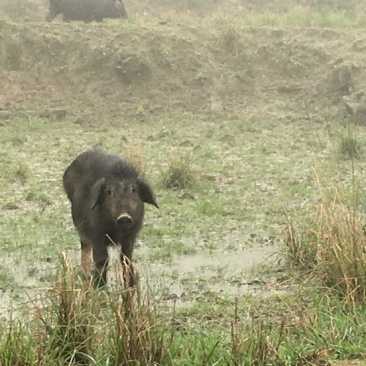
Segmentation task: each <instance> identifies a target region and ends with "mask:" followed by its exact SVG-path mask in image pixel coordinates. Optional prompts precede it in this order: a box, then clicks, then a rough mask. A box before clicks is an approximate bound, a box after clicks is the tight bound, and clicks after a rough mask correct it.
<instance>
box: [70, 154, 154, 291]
mask: <svg viewBox="0 0 366 366" xmlns="http://www.w3.org/2000/svg"><path fill="white" fill-rule="evenodd" d="M63 185H64V189H65V192H66V194H67V197H68V199H69V200H70V202H71V213H72V219H73V222H74V225H75V227H76V229H77V231H78V233H79V237H80V243H81V266H82V269H83V271H84V273H86V274H89V273H90V270H91V254H92V253H93V260H94V263H95V273H94V281H95V282H94V283H95V285H96V286H97V287H101V286H105V285H106V283H107V265H108V247H109V246H110V245H112V243H115V244H117V245H118V246H119V248H120V250H121V253H120V259H121V262H122V266H123V269H124V274H125V276H124V278H126V271H127V270H128V268H127V266H126V265H125V261H124V256H126V257H127V258H128V259H129V260H130V261H131V260H132V251H133V248H134V244H135V240H136V236H137V234H138V232H139V231H140V229H141V227H142V224H143V219H144V202H146V203H150V204H151V205H154V206H155V207H158V204H157V202H156V198H155V195H154V192H153V190H152V188H151V187H150V185H149V184H148V183H147V182H146V181H145V180H143V179H142V178H139V177H138V174H137V172H136V170H135V168H134V167H133V166H132V165H131V164H130V163H129V162H128V161H126V160H123V159H121V158H120V157H119V156H117V155H112V154H107V153H105V152H103V151H101V150H98V149H93V150H88V151H86V152H84V153H82V154H81V155H79V156H78V157H77V158H76V159H75V160H74V161H73V162H72V163H71V165H70V166H69V167H68V168H67V169H66V171H65V173H64V176H63ZM130 270H131V271H130V283H129V284H127V285H129V286H133V285H134V284H135V280H134V275H133V271H132V268H130Z"/></svg>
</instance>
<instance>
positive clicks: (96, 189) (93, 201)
mask: <svg viewBox="0 0 366 366" xmlns="http://www.w3.org/2000/svg"><path fill="white" fill-rule="evenodd" d="M104 191H105V178H102V179H99V180H98V181H97V182H96V183H95V184H94V185H93V187H92V189H91V192H90V208H91V209H93V208H94V207H95V206H98V205H100V204H102V203H103V199H104Z"/></svg>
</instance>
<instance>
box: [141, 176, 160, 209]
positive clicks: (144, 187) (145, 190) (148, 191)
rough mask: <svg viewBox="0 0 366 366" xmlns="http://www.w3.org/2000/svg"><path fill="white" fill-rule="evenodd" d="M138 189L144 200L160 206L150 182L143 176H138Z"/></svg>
mask: <svg viewBox="0 0 366 366" xmlns="http://www.w3.org/2000/svg"><path fill="white" fill-rule="evenodd" d="M137 189H138V192H139V196H140V198H141V200H142V201H143V202H146V203H150V205H154V206H155V207H156V208H159V206H158V204H157V202H156V198H155V194H154V192H153V190H152V188H151V187H150V185H149V184H148V183H146V182H145V181H144V180H143V179H141V178H137Z"/></svg>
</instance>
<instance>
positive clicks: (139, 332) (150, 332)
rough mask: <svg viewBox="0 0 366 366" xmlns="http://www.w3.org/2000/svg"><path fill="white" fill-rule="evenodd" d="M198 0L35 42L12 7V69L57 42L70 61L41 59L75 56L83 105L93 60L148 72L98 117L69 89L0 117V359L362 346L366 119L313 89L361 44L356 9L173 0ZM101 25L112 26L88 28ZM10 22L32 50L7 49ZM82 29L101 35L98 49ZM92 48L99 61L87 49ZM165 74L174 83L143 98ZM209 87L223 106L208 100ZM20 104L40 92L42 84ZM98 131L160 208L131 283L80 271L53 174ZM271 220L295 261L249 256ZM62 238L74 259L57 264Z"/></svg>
mask: <svg viewBox="0 0 366 366" xmlns="http://www.w3.org/2000/svg"><path fill="white" fill-rule="evenodd" d="M205 4H206V3H205ZM205 4H204V3H200V2H199V1H197V2H195V1H189V2H188V1H183V2H180V3H179V6H180V8H181V9H183V13H182V14H177V16H176V18H174V21H175V22H178V21H179V22H180V26H179V27H176V25H175V24H173V25H172V24H171V21H170V20H169V19H171V17H172V16H171V14H168V13H165V14H164V13H161V14H159V16H158V19H152V18H151V17H149V16H147V17H146V18H147V19H134V18H133V17H132V19H131V20H129V21H128V22H119V21H117V20H110V21H107V22H106V23H105V24H97V23H95V24H94V23H93V24H91V25H84V24H74V23H73V24H53V25H52V27H53V28H52V31H50V32H49V33H47V34H46V36H47V37H46V36H45V37H43V36H42V37H43V38H42V42H39V40H38V38H36V37H33V36H35V34H36V32H38V33H39V32H40V29H42V27H43V25H37V26H33V25H32V29H31V30H29V34H28V30H27V29H26V28H24V29H23V28H22V27H23V25H19V24H18V25H9V24H7V25H6V26H7V27H8V30H9V32H10V31H13V30H14V34H15V35H14V37H12V38H11V40H13V38H14V44H13V47H12V44H11V42H10V43H9V44H10V45H8V46H7V47H4V50H3V52H2V53H1V54H0V63H1V64H2V65H3V66H6V67H7V68H8V69H10V70H11V71H12V72H18V71H20V70H21V71H22V72H23V71H24V72H25V71H26V70H28V69H29V70H33V69H31V66H32V65H33V64H34V60H39V59H40V58H41V57H43V55H45V56H44V57H46V58H47V57H50V52H49V50H50V49H52V47H55V48H56V46H57V50H58V51H59V52H60V54H63V55H64V54H68V55H69V57H70V59H68V58H67V57H66V58H62V57H60V58H57V57H56V58H54V57H53V56H52V58H50V59H49V60H45V65H44V67H45V70H46V68H47V61H48V62H51V63H50V65H52V69H56V70H58V71H61V70H65V69H64V66H65V65H68V64H69V69H70V70H71V71H70V74H67V72H66V71H62V72H65V73H66V74H65V75H68V77H69V78H70V79H72V77H73V76H75V75H78V74H79V72H80V71H82V67H81V66H80V65H84V64H83V62H84V63H85V68H86V71H85V74H83V76H80V77H81V78H80V79H76V80H79V81H80V83H82V82H90V83H91V84H90V85H91V87H90V90H89V92H90V94H86V97H87V98H88V100H86V99H85V100H84V102H85V103H86V104H85V108H86V109H87V108H88V105H89V104H88V103H90V106H91V105H92V103H95V104H97V103H100V99H97V98H96V99H95V100H94V99H93V94H92V90H93V88H94V87H95V86H96V84H95V85H94V84H92V79H93V78H94V76H95V74H91V73H89V71H90V70H93V72H94V71H95V69H94V68H92V69H89V67H96V66H98V65H99V64H98V62H100V61H101V60H102V61H103V65H108V67H110V66H111V65H112V66H111V67H114V66H117V70H114V69H113V70H114V71H116V74H115V75H114V74H113V77H116V78H121V77H122V79H123V77H125V74H126V73H130V74H129V75H127V76H128V77H130V76H131V75H132V74H133V73H136V74H141V71H144V70H145V71H146V73H147V74H149V73H150V72H151V74H149V76H148V77H146V80H144V77H145V76H146V75H145V76H143V77H142V76H141V75H138V78H137V79H136V83H132V82H131V80H129V82H131V83H130V85H129V86H128V87H126V85H123V87H124V88H125V89H123V90H124V91H125V92H126V94H125V95H126V98H127V99H126V101H125V100H123V103H124V104H123V105H122V104H121V106H122V107H121V108H126V110H124V109H123V111H124V112H125V113H117V111H118V110H117V109H113V108H112V110H113V116H109V114H108V113H105V112H104V111H108V108H106V109H103V108H102V107H104V106H102V105H100V104H98V105H100V108H101V113H100V114H98V116H100V120H97V121H96V119H91V121H89V120H87V118H86V117H83V116H82V117H81V122H80V121H79V119H77V118H75V119H73V114H75V115H77V116H78V113H79V109H78V108H76V105H73V104H72V102H73V99H74V98H70V99H69V100H66V99H65V101H64V102H65V105H67V106H68V108H66V107H65V108H66V109H68V112H69V110H70V112H71V113H70V115H68V117H67V118H66V119H65V120H63V121H57V120H56V121H49V120H47V119H41V118H37V117H34V116H33V114H32V116H25V117H18V118H15V117H14V118H11V119H9V120H2V121H0V122H1V123H0V165H1V170H0V185H1V187H2V189H1V190H0V219H1V230H0V257H1V258H2V262H1V264H0V279H1V282H2V285H1V286H0V287H1V291H2V293H1V294H0V295H2V296H4V301H3V303H4V304H5V305H6V303H7V302H8V305H9V306H13V314H14V315H13V319H9V315H8V313H7V312H6V311H5V309H4V308H3V307H0V317H4V318H6V321H5V322H3V323H2V324H1V325H0V364H4V365H9V366H10V365H15V366H18V365H19V366H23V365H31V364H37V365H44V366H48V365H65V364H78V363H79V364H89V365H100V366H102V365H103V366H104V365H120V364H124V363H127V362H130V363H132V364H136V365H137V364H141V365H153V364H154V362H155V364H159V365H201V364H202V365H233V366H234V365H258V366H260V365H273V366H280V365H281V366H282V365H307V364H322V363H323V364H324V363H325V362H326V361H328V360H346V361H345V364H347V362H348V360H350V359H353V358H360V359H362V358H365V356H366V355H365V351H364V350H365V340H364V338H365V337H364V329H365V326H366V323H365V320H364V319H365V311H366V306H365V304H364V300H363V299H364V295H365V284H364V280H363V279H364V277H365V273H364V272H365V271H364V265H363V263H364V253H363V245H364V234H363V229H362V227H363V222H364V217H365V213H366V211H365V209H364V207H365V199H364V194H363V190H362V187H363V186H365V183H366V178H365V176H364V174H363V172H364V171H365V169H366V165H365V164H366V163H365V162H364V159H363V156H364V141H365V134H366V131H365V128H364V126H352V127H351V126H349V125H348V123H349V121H350V118H348V117H347V116H346V115H345V112H344V107H343V105H342V104H340V103H341V100H340V98H339V97H337V98H336V97H334V98H332V97H331V98H328V96H317V97H316V98H314V95H313V90H314V89H315V88H316V85H317V83H318V81H319V80H320V79H321V78H322V77H323V76H325V75H326V73H327V72H328V71H329V70H330V69H332V68H333V62H334V60H338V57H343V54H344V55H345V56H344V57H345V58H347V62H348V57H349V58H350V59H351V57H352V55H354V54H352V47H351V46H350V45H352V44H353V42H354V41H355V39H356V40H358V39H359V37H360V34H359V33H358V31H357V30H354V31H352V32H353V33H352V32H351V33H350V34H348V33H347V31H346V30H342V31H341V30H339V29H336V28H348V27H353V28H357V27H360V28H362V27H364V25H365V17H364V15H363V14H364V11H363V12H362V11H360V9H362V4H361V5H357V6H354V8H352V9H353V10H352V11H351V10H350V11H348V10H347V9H345V8H344V6H343V5H344V4H343V5H342V3H337V4H338V5H337V7H335V5H334V3H332V4H328V3H327V4H324V7H323V8H322V7H318V6H315V5H314V7H306V6H304V5H301V6H296V7H288V5H289V4H286V3H285V2H283V3H282V4H281V6H282V8H281V9H282V10H281V11H276V9H274V8H273V7H272V8H271V9H270V10H263V9H258V8H255V9H253V10H252V11H251V12H246V16H245V17H242V16H239V14H237V15H235V16H234V15H233V14H232V13H230V12H229V11H226V10H228V9H226V10H225V9H222V8H220V9H221V12H219V11H216V12H215V14H210V15H209V16H207V17H204V18H201V19H197V18H196V17H193V16H192V15H190V14H189V13H187V12H185V13H184V10H187V9H191V8H195V7H200V6H201V7H204V6H206V5H205ZM272 5H273V4H272ZM272 5H271V6H272ZM277 5H280V4H277ZM273 6H274V5H273ZM342 6H343V7H342ZM22 16H23V15H22ZM161 20H168V22H167V23H166V24H165V23H164V22H163V23H162V22H161ZM4 27H5V25H4ZM11 27H14V28H11ZM37 27H40V28H37ZM286 27H290V28H301V27H320V28H334V29H333V30H331V29H324V30H323V29H314V28H307V29H296V30H295V29H291V30H290V31H289V32H287V31H286V29H285V28H286ZM268 28H275V29H268ZM50 29H51V28H47V30H50ZM276 29H278V30H276ZM102 31H103V32H104V31H105V32H106V33H105V34H106V37H107V38H108V42H107V43H103V44H102V45H100V44H99V43H100V34H101V32H102ZM22 32H25V33H26V34H27V37H26V40H27V41H28V42H29V45H28V47H29V49H31V50H32V52H33V53H32V52H30V53H29V55H28V54H27V53H25V51H24V52H23V51H19V50H21V48H19V47H18V46H19V45H21V42H22V41H21V40H22ZM32 32H33V33H32ZM63 32H64V33H63ZM73 32H74V33H77V34H78V35H79V36H80V37H82V40H83V42H80V41H79V40H78V37H75V34H74V33H73ZM116 32H122V33H123V34H129V39H130V38H131V39H133V43H132V44H128V42H127V41H126V50H127V51H128V52H132V50H133V52H135V51H136V54H135V53H133V54H132V53H131V55H130V54H129V53H126V54H124V53H118V52H119V49H118V47H119V46H118V45H114V44H113V42H114V41H115V40H116V42H117V41H118V42H119V38H118V37H119V36H118V35H116ZM38 33H37V34H38ZM313 34H315V36H313ZM94 36H95V37H96V36H98V47H99V45H100V47H101V49H102V50H103V52H102V53H98V52H99V51H98V50H99V48H98V49H97V51H98V52H96V51H95V53H93V54H92V53H91V50H92V49H93V50H94V48H93V47H94V45H93V42H92V40H93V37H94ZM130 36H131V37H130ZM83 37H84V38H83ZM201 37H202V39H201ZM33 38H34V39H33ZM107 38H106V39H107ZM9 39H10V37H9ZM315 39H316V41H314V40H315ZM84 40H87V42H84ZM124 42H125V41H124ZM140 42H141V45H140ZM123 45H124V44H123ZM140 46H141V48H139V47H140ZM361 46H362V44H361ZM48 47H49V48H48ZM123 49H124V48H123ZM334 49H336V52H334V51H332V50H334ZM76 50H77V53H76ZM117 50H118V52H117ZM177 50H178V52H177ZM207 50H209V52H206V51H207ZM46 51H47V52H46ZM127 51H126V52H127ZM140 51H141V53H140ZM203 51H205V52H203ZM93 52H94V51H93ZM332 52H333V53H332ZM355 52H358V53H357V56H355V57H356V60H357V65H358V64H359V63H360V64H361V66H362V57H361V53H360V52H359V51H355ZM91 55H92V56H93V58H92V64H91V65H89V64H88V63H87V62H86V60H84V59H83V60H82V62H81V61H80V60H79V58H80V57H82V58H87V57H89V56H91ZM94 56H97V57H96V58H95V59H94ZM114 56H115V58H113V57H114ZM99 57H100V59H99ZM333 59H334V60H333ZM50 60H51V61H50ZM75 60H78V61H80V64H78V63H77V62H76V61H75ZM117 61H118V62H117ZM132 61H134V62H132ZM351 61H352V60H351ZM75 62H76V63H75ZM93 62H95V64H94V63H93ZM355 64H356V62H355ZM113 65H114V66H113ZM98 70H99V66H98ZM361 71H362V67H360V68H359V72H361ZM32 72H33V71H32ZM72 72H74V73H72ZM185 72H187V74H185ZM178 74H179V75H180V74H182V75H184V77H182V78H181V79H180V78H179V77H178ZM109 76H110V75H109V74H108V75H107V77H109ZM161 76H163V77H162V79H161V80H160V77H161ZM361 76H362V75H361ZM361 76H360V77H358V78H357V80H356V81H355V88H356V89H357V88H358V89H360V90H361V89H363V84H362V80H363V78H362V77H361ZM83 77H84V79H83ZM140 77H142V80H144V82H139V80H140V79H139V78H140ZM150 78H152V79H150ZM154 78H155V79H156V80H159V83H156V84H154V87H153V93H152V94H149V93H150V92H151V90H150V89H149V88H151V85H150V84H149V82H150V81H151V80H155V79H154ZM169 78H171V79H169ZM191 79H192V80H193V81H192V83H191ZM156 80H155V81H156ZM103 81H104V79H103ZM140 81H141V80H140ZM173 81H174V82H173ZM122 82H123V80H122ZM357 82H358V83H357ZM185 83H188V84H185ZM195 83H197V85H198V84H199V83H203V86H202V87H201V89H196V84H195ZM180 84H181V85H180ZM88 85H89V84H88ZM160 85H162V86H163V87H165V88H166V89H164V90H163V91H162V92H161V93H162V94H159V95H157V97H156V98H155V94H156V93H155V92H156V91H158V89H159V88H158V87H159V86H160ZM114 86H115V90H119V89H118V88H120V87H121V85H120V84H115V85H114ZM291 87H294V89H291ZM134 88H136V90H138V93H137V94H134V90H135V89H134ZM145 88H146V90H145ZM169 88H172V91H173V90H174V88H177V90H178V91H177V90H175V91H176V93H173V92H172V93H170V90H171V89H169ZM102 89H103V88H102ZM98 90H99V89H98ZM111 90H112V89H111ZM111 90H109V91H111ZM115 90H114V91H113V93H115ZM167 90H169V91H168V92H167ZM291 90H293V91H294V92H293V91H291ZM102 91H103V90H101V92H102ZM145 92H146V95H145ZM170 94H171V95H170ZM191 94H192V95H193V97H192V95H191ZM216 94H217V95H218V96H219V98H218V99H220V101H222V105H223V109H222V110H218V111H216V110H215V109H214V108H210V104H209V102H208V101H210V100H211V99H210V97H211V96H215V95H216ZM106 95H108V94H106ZM309 95H310V96H309ZM35 96H36V94H35ZM67 97H70V96H67ZM169 97H170V98H171V99H169ZM65 98H66V97H65ZM89 98H90V100H89ZM165 98H166V99H165ZM178 99H179V100H184V103H186V107H184V108H185V110H184V111H182V108H181V107H180V106H179V101H178ZM195 99H197V101H196V100H195ZM198 99H199V100H198ZM314 99H316V100H314ZM103 100H104V99H103ZM105 100H106V104H108V98H105ZM177 101H178V103H177ZM198 101H199V102H200V103H201V104H200V103H197V105H194V106H192V108H190V107H191V106H190V103H191V102H198ZM53 102H54V101H53ZM173 102H174V103H173ZM32 103H33V104H34V105H33V104H32ZM113 103H114V102H113ZM184 103H183V104H184ZM69 104H70V105H69ZM193 104H195V103H193ZM26 105H27V107H29V106H32V108H33V107H34V109H35V110H38V109H42V108H43V107H42V103H41V101H40V99H38V101H37V100H36V98H35V100H34V101H33V99H32V100H31V101H29V103H28V102H27V104H26ZM176 106H178V107H177V108H176ZM107 107H108V106H107ZM118 107H119V106H118ZM32 108H29V110H31V109H32ZM73 108H74V109H73ZM128 108H131V109H130V110H129V109H128ZM184 108H183V109H184ZM90 113H91V112H90ZM98 118H99V117H98ZM79 122H80V123H79ZM344 126H346V128H345V127H344ZM93 146H100V147H102V148H104V149H107V150H109V151H111V152H114V153H117V154H120V155H122V156H125V157H128V158H129V159H130V160H132V161H133V163H134V164H135V165H136V167H137V169H138V171H139V172H140V173H141V175H143V176H144V177H145V178H146V179H147V180H148V181H149V182H150V183H151V185H152V187H153V188H154V191H155V193H156V195H157V201H158V203H159V206H160V209H159V210H156V209H155V208H152V207H150V206H149V205H146V206H147V207H146V215H145V226H144V227H143V229H142V231H141V233H140V236H139V238H138V241H137V246H136V250H135V252H134V257H135V260H136V268H137V270H138V272H139V274H140V284H141V288H138V290H137V293H136V294H135V295H136V297H134V296H135V295H133V296H131V294H125V293H124V294H121V293H120V292H119V290H117V291H115V292H113V291H111V292H107V293H104V292H101V293H96V292H94V291H92V290H90V289H88V288H86V287H84V285H83V284H82V283H81V282H80V281H79V279H78V272H79V265H80V263H79V260H80V259H79V258H80V248H79V246H80V245H79V242H78V237H77V233H76V230H75V228H74V227H73V225H72V220H71V215H70V205H69V202H68V201H67V199H66V196H65V194H64V192H63V189H62V175H63V172H64V170H65V168H66V167H67V166H68V165H69V164H70V162H71V161H72V160H73V159H74V158H75V156H76V155H77V154H79V153H80V152H82V151H83V150H85V149H87V148H90V147H93ZM319 181H321V182H323V183H322V184H319ZM320 186H324V187H329V186H332V187H333V186H334V187H336V189H333V190H328V189H326V188H324V189H323V188H320ZM283 229H285V232H286V234H287V237H285V244H286V245H285V247H284V248H283V253H282V254H284V257H285V258H286V259H287V261H286V260H285V259H284V258H283V257H282V258H278V257H274V256H271V257H270V258H269V259H268V261H266V262H265V264H262V265H261V266H260V267H254V268H253V265H252V264H251V263H252V260H254V261H255V259H258V258H259V259H260V260H263V259H264V258H267V256H268V255H269V254H268V253H270V254H272V252H273V250H276V249H278V248H279V244H280V243H281V242H282V240H283V235H281V232H282V231H283ZM272 246H273V250H271V249H272ZM60 252H66V253H67V256H68V257H69V258H71V259H70V261H71V263H68V262H67V261H66V260H65V259H64V260H63V262H62V265H61V268H60V265H59V261H58V257H59V253H60ZM263 253H265V254H263ZM72 267H73V268H75V269H74V270H72V269H71V268H72ZM60 273H61V275H60ZM114 290H115V289H114ZM121 297H123V299H124V302H121ZM30 299H31V301H30ZM3 303H2V304H0V305H1V306H5V305H4V304H3ZM126 307H129V309H130V311H129V312H126Z"/></svg>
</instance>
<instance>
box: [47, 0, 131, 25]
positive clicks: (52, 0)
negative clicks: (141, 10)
mask: <svg viewBox="0 0 366 366" xmlns="http://www.w3.org/2000/svg"><path fill="white" fill-rule="evenodd" d="M59 14H63V20H64V21H65V22H69V21H70V20H83V21H84V22H86V23H87V22H91V21H93V20H95V21H98V22H101V21H102V20H103V19H104V18H124V19H127V18H128V15H127V12H126V9H125V6H124V4H123V1H122V0H49V12H48V15H47V17H46V21H47V22H51V21H52V20H53V19H54V18H55V17H57V15H59Z"/></svg>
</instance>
